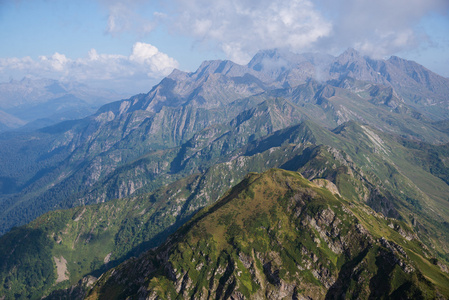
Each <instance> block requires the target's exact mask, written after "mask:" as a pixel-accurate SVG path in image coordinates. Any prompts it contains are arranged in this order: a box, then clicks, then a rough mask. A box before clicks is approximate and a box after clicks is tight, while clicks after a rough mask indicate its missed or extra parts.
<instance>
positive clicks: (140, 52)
mask: <svg viewBox="0 0 449 300" xmlns="http://www.w3.org/2000/svg"><path fill="white" fill-rule="evenodd" d="M177 67H178V62H177V61H176V60H175V59H174V58H171V57H169V56H168V55H167V54H165V53H162V52H160V51H159V50H158V49H157V48H156V47H155V46H153V45H150V44H146V43H141V42H138V43H135V44H134V45H133V48H132V52H131V54H130V55H129V56H125V55H118V54H99V53H97V51H96V50H95V49H91V50H90V51H89V53H88V54H87V56H86V57H82V58H77V59H71V58H68V57H66V56H65V55H64V54H60V53H54V54H53V55H51V56H40V57H39V58H38V59H37V60H33V59H32V58H30V57H24V58H0V73H3V74H18V75H17V76H24V75H29V76H30V75H31V76H38V77H48V78H58V79H60V80H63V81H64V80H66V81H78V82H84V83H89V82H102V81H103V82H107V81H110V84H113V83H114V82H124V81H134V82H133V84H135V85H139V82H138V81H142V82H145V83H148V82H151V83H152V84H154V83H155V81H156V80H159V79H161V78H162V77H163V76H166V75H168V74H169V73H170V72H171V71H172V70H173V69H174V68H177ZM19 74H20V75H19ZM2 80H7V78H2ZM146 85H148V84H146ZM150 87H151V85H150V86H148V87H147V89H149V88H150Z"/></svg>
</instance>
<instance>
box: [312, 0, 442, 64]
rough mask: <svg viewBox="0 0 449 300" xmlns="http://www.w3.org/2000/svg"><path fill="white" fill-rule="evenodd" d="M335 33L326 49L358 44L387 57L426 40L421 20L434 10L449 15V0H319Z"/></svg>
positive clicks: (327, 41) (336, 49) (356, 46)
mask: <svg viewBox="0 0 449 300" xmlns="http://www.w3.org/2000/svg"><path fill="white" fill-rule="evenodd" d="M318 3H320V7H322V9H323V10H326V11H327V14H328V15H329V20H330V21H331V22H332V24H333V32H332V34H331V35H329V36H328V37H327V38H326V39H324V40H323V41H322V44H321V46H322V47H323V48H327V49H329V48H335V51H336V52H338V51H341V50H342V48H346V47H355V48H358V49H359V50H361V51H363V52H365V53H366V54H368V55H371V56H377V57H381V56H385V55H391V54H394V53H397V52H398V51H403V50H407V49H412V48H415V47H418V45H419V44H422V43H423V42H426V39H427V37H426V34H425V33H424V32H421V31H420V29H419V28H418V24H419V22H420V21H421V20H422V19H423V18H424V17H425V16H427V15H429V14H430V13H443V14H445V13H446V14H447V12H448V10H449V1H447V0H394V1H391V0H376V1H368V0H340V1H334V0H318Z"/></svg>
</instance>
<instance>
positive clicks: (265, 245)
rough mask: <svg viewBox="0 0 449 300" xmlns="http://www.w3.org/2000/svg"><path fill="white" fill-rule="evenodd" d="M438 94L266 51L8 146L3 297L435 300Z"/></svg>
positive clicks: (443, 266)
mask: <svg viewBox="0 0 449 300" xmlns="http://www.w3.org/2000/svg"><path fill="white" fill-rule="evenodd" d="M448 89H449V79H447V78H444V77H441V76H439V75H437V74H434V73H432V72H431V71H429V70H427V69H426V68H424V67H422V66H420V65H418V64H416V63H415V62H411V61H406V60H403V59H400V58H397V57H392V58H390V59H389V60H374V59H371V58H368V57H363V56H361V55H360V54H359V53H358V52H357V51H355V50H353V49H349V50H347V51H346V52H344V53H343V54H341V55H340V56H338V57H332V56H329V55H323V54H301V55H300V54H294V53H288V52H283V51H279V50H266V51H260V52H259V53H258V54H256V55H255V57H254V58H253V59H252V60H251V61H250V62H249V63H248V65H245V66H242V65H238V64H235V63H233V62H231V61H206V62H204V63H203V64H202V65H201V66H200V67H199V68H198V70H197V71H195V72H192V73H186V72H182V71H179V70H174V71H173V73H172V74H171V75H170V76H168V77H166V78H165V79H163V80H162V81H161V82H160V83H159V84H158V85H156V86H154V87H153V88H152V90H151V91H149V92H148V93H147V94H139V95H135V96H133V97H131V98H129V99H126V100H120V101H116V102H112V103H109V104H106V105H104V106H102V107H101V108H99V109H98V110H97V111H96V112H95V113H94V114H92V115H90V116H87V117H85V118H83V119H78V120H69V121H65V122H62V123H58V124H54V125H51V126H47V127H44V128H41V129H38V130H35V131H29V132H5V133H3V134H1V135H0V166H1V168H0V207H1V208H2V210H1V211H0V231H1V232H2V233H3V234H4V235H3V236H1V237H0V257H5V258H6V259H4V262H2V263H1V264H0V283H1V285H0V297H1V296H2V295H5V297H6V299H9V298H11V299H12V298H18V297H19V298H20V297H23V298H40V297H41V296H44V295H46V296H49V298H50V299H51V298H55V299H60V298H62V297H69V298H83V297H90V298H92V299H96V298H104V299H113V298H114V297H117V298H120V299H121V298H126V297H127V296H132V297H135V298H139V297H145V298H146V297H150V298H151V297H162V298H164V297H165V298H169V297H173V296H174V295H177V294H179V295H183V297H193V298H201V297H203V298H208V297H209V298H219V299H225V298H228V297H231V296H232V297H234V298H242V297H243V298H260V297H262V298H263V297H266V298H272V299H275V298H276V299H277V298H279V297H287V296H288V297H297V298H298V299H299V298H301V297H312V296H313V295H316V297H317V298H323V299H324V298H327V299H331V298H333V297H335V296H336V295H341V294H343V293H346V295H348V297H349V295H350V296H351V297H354V298H368V297H372V298H388V297H393V298H394V297H396V296H399V295H402V296H403V297H405V298H407V297H408V298H416V297H418V298H419V297H423V298H438V297H440V298H445V297H448V296H449V290H448V289H447V286H448V283H449V276H448V274H447V270H448V269H447V266H448V261H449V250H448V249H449V230H448V229H449V227H448V226H449V217H448V216H449V202H448V201H449V199H448V197H447V195H449V163H448V162H449V144H448V142H449V130H448V128H449V126H448V124H449V118H448V116H449V111H448V109H449V96H448V95H449V93H448ZM272 168H276V169H272ZM286 170H287V171H286ZM251 172H257V174H256V173H251ZM248 173H251V174H250V175H248ZM239 182H240V183H239ZM217 201H218V202H217ZM189 220H190V221H189ZM212 220H214V221H212ZM26 223H28V224H26ZM23 224H26V225H23ZM20 225H23V226H20ZM18 226H19V227H18ZM13 227H14V228H13ZM171 234H173V235H171ZM157 246H160V247H159V248H154V247H157ZM152 248H154V249H152ZM149 249H152V250H150V251H149V252H146V251H148V250H149ZM133 256H134V257H138V258H131V260H128V259H130V257H133ZM25 270H28V271H26V272H25ZM30 270H31V271H30ZM108 270H109V271H108ZM361 270H365V271H361ZM104 272H107V273H105V274H104V275H103V276H102V277H101V278H100V279H99V280H98V281H96V277H98V276H100V275H101V274H102V273H104ZM114 274H115V275H114ZM66 288H69V289H67V290H63V289H66ZM59 289H61V290H59ZM57 290H58V291H57ZM404 295H405V296H404Z"/></svg>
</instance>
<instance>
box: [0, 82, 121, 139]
mask: <svg viewBox="0 0 449 300" xmlns="http://www.w3.org/2000/svg"><path fill="white" fill-rule="evenodd" d="M124 97H125V95H124V94H119V93H117V92H114V91H112V90H110V91H109V90H101V89H96V88H92V87H88V86H86V85H83V84H79V83H76V82H60V81H57V80H52V79H42V78H29V77H25V78H23V79H22V80H20V81H18V80H11V81H9V82H3V83H0V132H1V131H5V130H11V129H17V128H20V127H23V126H24V125H25V124H27V126H26V128H24V129H26V130H33V129H37V128H41V127H45V126H49V125H52V124H55V123H58V122H61V121H64V120H74V119H79V118H83V117H86V116H88V115H91V114H93V113H94V112H95V111H96V110H97V109H98V108H99V107H100V106H101V105H104V104H106V103H108V102H111V101H113V100H116V99H117V98H124Z"/></svg>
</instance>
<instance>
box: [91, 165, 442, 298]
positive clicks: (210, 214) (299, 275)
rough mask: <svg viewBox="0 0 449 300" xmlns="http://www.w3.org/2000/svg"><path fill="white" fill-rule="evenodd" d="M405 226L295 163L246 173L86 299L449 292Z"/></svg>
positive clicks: (416, 295) (110, 274)
mask: <svg viewBox="0 0 449 300" xmlns="http://www.w3.org/2000/svg"><path fill="white" fill-rule="evenodd" d="M408 234H411V228H410V227H408V226H407V225H406V224H405V223H403V222H400V221H396V220H394V219H388V218H384V217H382V216H381V215H378V214H376V213H375V212H374V211H372V210H371V209H369V208H367V207H366V206H365V205H363V204H352V203H350V202H348V201H346V200H344V199H343V198H341V197H339V196H337V195H333V194H332V193H330V192H329V191H328V190H326V189H322V188H319V187H318V186H316V185H314V184H313V183H311V182H309V181H307V180H306V179H305V178H303V177H302V176H301V175H300V174H298V173H295V172H287V171H283V170H270V171H267V172H265V173H263V174H250V175H249V176H247V177H246V178H245V179H244V180H243V181H242V182H241V183H240V184H238V185H237V186H235V187H234V188H233V189H231V190H230V191H229V192H228V193H227V194H226V195H225V196H224V197H223V198H222V199H220V200H219V201H218V202H217V203H216V204H215V205H213V206H210V207H208V208H206V209H203V210H202V211H200V212H199V213H198V214H196V215H195V216H194V217H193V218H192V220H191V221H189V222H188V223H187V224H186V225H184V226H183V227H181V228H180V229H179V230H178V231H177V232H176V233H175V234H174V235H173V236H172V237H171V238H170V239H169V241H167V242H166V243H164V244H163V245H162V246H161V247H159V248H158V249H156V250H151V251H149V252H147V253H145V254H144V255H142V256H140V257H139V258H137V259H131V260H129V261H127V262H126V263H124V264H122V265H120V266H119V267H117V268H114V269H113V270H111V271H108V272H107V273H106V274H104V275H103V276H102V277H101V278H100V279H99V281H98V282H97V283H96V284H95V285H94V287H93V288H92V290H91V291H90V292H89V293H88V295H87V299H123V298H125V297H129V296H131V297H132V298H135V299H137V298H147V297H150V298H156V297H160V298H162V299H178V298H179V299H186V298H195V299H200V298H201V299H206V298H213V299H217V298H218V299H226V298H228V297H234V298H235V297H239V298H242V297H245V298H254V299H263V298H270V299H281V298H284V297H288V298H291V297H293V298H294V297H296V298H300V297H301V296H302V297H307V296H309V297H312V298H313V299H318V298H321V299H323V298H326V299H333V298H334V297H338V296H339V295H342V294H343V293H344V294H345V297H349V298H368V297H373V298H397V297H403V298H413V299H423V298H427V299H430V298H432V299H434V298H437V297H442V298H444V297H448V295H449V289H448V286H449V276H448V275H447V274H444V273H443V272H442V271H441V270H440V269H439V267H438V266H436V265H433V264H432V263H431V259H430V255H429V252H428V251H427V250H425V249H424V248H423V247H422V244H421V243H420V242H419V241H418V240H417V239H415V238H413V237H411V238H409V237H408Z"/></svg>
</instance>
